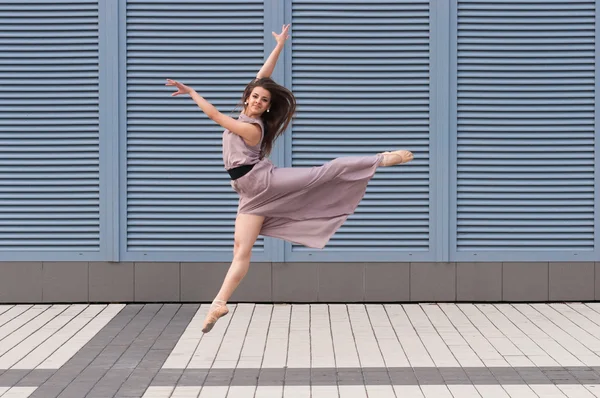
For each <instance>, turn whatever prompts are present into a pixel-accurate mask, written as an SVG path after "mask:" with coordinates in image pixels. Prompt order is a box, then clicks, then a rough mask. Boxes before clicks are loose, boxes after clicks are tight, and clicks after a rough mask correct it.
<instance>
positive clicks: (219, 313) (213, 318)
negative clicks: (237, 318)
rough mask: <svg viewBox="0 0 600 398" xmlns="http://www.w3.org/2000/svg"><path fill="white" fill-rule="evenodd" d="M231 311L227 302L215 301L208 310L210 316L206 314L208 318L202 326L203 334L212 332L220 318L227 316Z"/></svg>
mask: <svg viewBox="0 0 600 398" xmlns="http://www.w3.org/2000/svg"><path fill="white" fill-rule="evenodd" d="M228 312H229V309H227V306H226V305H225V301H223V300H215V301H213V303H212V304H211V305H210V308H209V309H208V314H206V318H204V325H202V333H208V332H210V331H211V330H212V328H213V326H215V323H217V321H218V320H219V318H221V317H223V316H225V315H227V313H228Z"/></svg>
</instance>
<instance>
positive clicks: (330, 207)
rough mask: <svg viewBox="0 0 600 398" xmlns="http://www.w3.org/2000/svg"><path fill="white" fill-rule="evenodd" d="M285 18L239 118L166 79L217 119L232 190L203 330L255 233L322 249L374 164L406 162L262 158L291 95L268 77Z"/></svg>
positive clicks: (292, 105)
mask: <svg viewBox="0 0 600 398" xmlns="http://www.w3.org/2000/svg"><path fill="white" fill-rule="evenodd" d="M289 28H290V25H284V26H283V28H282V30H281V33H280V34H276V33H275V32H273V36H274V37H275V40H276V41H277V45H276V46H275V49H274V50H273V52H272V53H271V55H270V56H269V58H268V59H267V61H266V62H265V64H264V65H263V67H262V68H261V69H260V71H259V72H258V75H257V76H256V79H255V80H253V81H252V82H250V84H248V86H246V89H245V90H244V93H243V95H242V100H241V102H242V103H243V110H242V111H241V113H240V115H239V117H238V119H237V120H236V119H233V118H231V117H229V116H227V115H224V114H222V113H221V112H219V111H218V110H217V109H216V108H215V107H214V106H213V105H211V104H210V103H209V102H208V101H206V100H205V99H204V98H202V97H201V96H200V95H199V94H198V93H197V92H196V91H195V90H194V89H192V88H190V87H188V86H186V85H184V84H182V83H179V82H177V81H175V80H170V79H167V84H166V85H167V86H175V87H176V88H177V91H176V92H175V93H173V94H172V95H173V96H177V95H180V94H189V95H190V96H191V98H192V99H193V100H194V102H196V104H197V105H198V106H199V107H200V109H202V111H203V112H204V113H205V114H206V115H207V116H208V117H209V118H210V119H212V120H213V121H215V122H216V123H218V124H219V125H221V126H222V127H223V128H224V129H225V132H224V133H223V162H224V164H225V169H227V172H228V173H229V175H230V176H231V185H232V187H233V189H234V190H235V191H236V192H237V193H238V194H239V197H240V201H239V205H238V214H237V218H236V220H235V234H234V245H233V262H232V263H231V266H230V268H229V271H228V272H227V275H226V276H225V280H224V281H223V285H222V286H221V290H220V291H219V293H218V294H217V296H216V297H215V299H214V301H213V302H212V304H211V306H210V309H209V311H208V314H207V315H206V319H205V321H204V325H203V328H202V331H203V332H204V333H208V332H209V331H210V330H211V329H212V328H213V326H214V325H215V323H216V322H217V320H218V319H219V318H221V317H222V316H224V315H226V314H227V313H228V312H229V310H228V309H227V306H226V304H227V301H228V300H229V298H230V297H231V295H232V294H233V292H234V290H235V289H236V288H237V287H238V285H239V284H240V282H241V280H242V279H243V278H244V276H245V275H246V273H247V272H248V268H249V267H250V258H251V255H252V247H253V246H254V243H255V242H256V239H257V238H258V236H259V235H263V236H271V237H274V238H279V239H284V240H287V241H289V242H293V243H297V244H301V245H304V246H307V247H311V248H319V249H322V248H323V247H325V245H326V244H327V242H328V241H329V239H330V238H331V236H332V235H333V234H334V233H335V232H336V231H337V230H338V229H339V228H340V227H341V226H342V224H343V223H344V222H345V221H346V219H347V218H348V216H350V215H351V214H353V213H354V211H355V210H356V207H357V206H358V203H359V202H360V201H361V200H362V198H363V196H364V194H365V191H366V189H367V183H368V182H369V180H370V179H371V178H372V177H373V174H374V173H375V170H376V169H377V167H380V166H392V165H396V164H400V163H407V162H409V161H411V160H412V159H413V154H412V153H411V152H409V151H406V150H398V151H393V152H384V153H380V154H377V155H372V156H356V157H354V156H353V157H343V158H338V159H334V160H332V161H330V162H328V163H325V164H324V165H323V166H320V167H312V168H298V167H293V168H277V167H275V166H274V165H273V163H271V161H270V160H269V159H268V158H267V156H268V155H269V153H270V152H271V149H272V148H273V143H274V141H275V139H276V138H277V137H279V136H280V135H281V134H283V132H284V131H285V130H286V128H287V127H288V124H289V123H290V121H291V120H292V117H293V115H294V113H295V110H296V99H295V98H294V95H293V94H292V93H291V91H289V90H288V89H287V88H285V87H283V86H280V85H279V84H277V83H275V82H274V81H273V80H271V79H270V76H271V74H272V73H273V69H274V68H275V64H276V63H277V59H278V58H279V54H280V53H281V51H282V50H283V46H284V43H285V41H286V40H287V39H288V37H289V36H288V31H289Z"/></svg>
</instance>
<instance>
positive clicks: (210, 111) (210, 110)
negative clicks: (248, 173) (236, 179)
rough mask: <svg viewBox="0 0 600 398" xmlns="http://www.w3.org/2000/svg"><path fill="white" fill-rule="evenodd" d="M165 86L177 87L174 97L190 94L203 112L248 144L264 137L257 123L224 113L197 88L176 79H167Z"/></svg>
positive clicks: (256, 143)
mask: <svg viewBox="0 0 600 398" xmlns="http://www.w3.org/2000/svg"><path fill="white" fill-rule="evenodd" d="M165 86H175V87H177V91H176V92H174V93H173V94H171V96H173V97H176V96H178V95H181V94H189V96H190V97H191V98H192V99H193V100H194V102H195V103H196V105H198V107H199V108H200V109H202V112H204V113H205V114H206V116H208V117H209V118H210V119H211V120H213V121H215V122H217V123H218V124H220V125H221V127H223V128H225V129H227V130H229V131H231V132H232V133H234V134H236V135H239V136H240V137H242V138H243V140H244V141H245V142H246V143H247V144H248V145H251V146H254V145H258V144H259V142H260V139H261V137H262V131H261V129H260V127H258V126H257V125H256V124H250V123H244V122H240V121H238V120H235V119H234V118H232V117H230V116H227V115H224V114H222V113H221V112H219V110H218V109H217V108H215V107H214V106H213V104H211V103H210V102H208V101H207V100H205V99H204V98H203V97H202V96H201V95H200V94H198V93H197V92H196V90H194V89H193V88H191V87H189V86H186V85H185V84H183V83H180V82H178V81H176V80H171V79H167V83H166V84H165Z"/></svg>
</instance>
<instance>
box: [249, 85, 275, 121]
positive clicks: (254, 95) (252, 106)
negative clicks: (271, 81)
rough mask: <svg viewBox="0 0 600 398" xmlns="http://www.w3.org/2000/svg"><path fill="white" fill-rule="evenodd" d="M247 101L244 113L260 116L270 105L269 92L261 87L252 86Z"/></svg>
mask: <svg viewBox="0 0 600 398" xmlns="http://www.w3.org/2000/svg"><path fill="white" fill-rule="evenodd" d="M247 101H248V105H246V112H245V113H246V115H248V116H250V117H254V118H256V117H260V116H261V115H262V114H263V112H266V110H267V109H269V107H270V106H271V93H270V92H269V91H267V90H265V89H264V88H262V87H254V89H253V90H252V92H251V93H250V96H249V97H248V99H247Z"/></svg>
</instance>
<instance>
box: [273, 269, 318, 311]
mask: <svg viewBox="0 0 600 398" xmlns="http://www.w3.org/2000/svg"><path fill="white" fill-rule="evenodd" d="M318 292H319V266H318V263H273V300H274V301H276V302H288V303H289V302H314V301H317V297H318Z"/></svg>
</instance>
